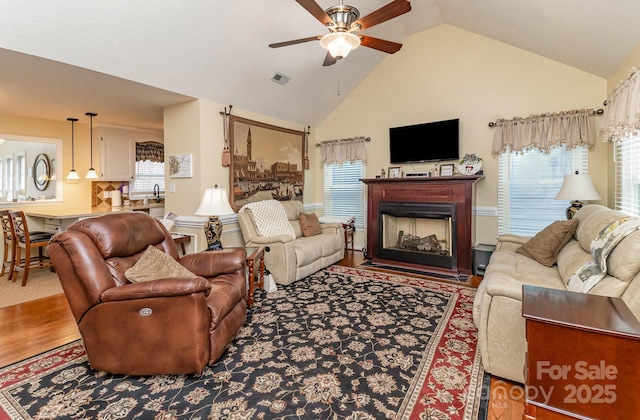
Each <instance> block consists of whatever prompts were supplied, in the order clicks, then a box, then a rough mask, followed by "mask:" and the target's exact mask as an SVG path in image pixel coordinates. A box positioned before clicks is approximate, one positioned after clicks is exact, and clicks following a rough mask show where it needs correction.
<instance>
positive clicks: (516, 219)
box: [498, 146, 588, 236]
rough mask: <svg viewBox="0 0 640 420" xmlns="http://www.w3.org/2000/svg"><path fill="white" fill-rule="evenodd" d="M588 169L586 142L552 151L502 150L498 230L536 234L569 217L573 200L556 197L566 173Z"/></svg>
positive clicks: (499, 164)
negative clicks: (517, 151) (583, 144)
mask: <svg viewBox="0 0 640 420" xmlns="http://www.w3.org/2000/svg"><path fill="white" fill-rule="evenodd" d="M574 171H580V173H586V172H587V171H588V151H587V148H586V147H585V146H579V147H576V148H574V149H572V150H566V148H565V147H564V146H562V147H556V148H554V149H551V152H550V153H541V152H540V151H538V150H527V151H525V152H523V153H515V152H510V153H502V154H501V155H500V158H499V160H498V234H503V233H513V234H516V235H524V236H533V235H535V234H536V233H538V232H539V231H541V230H542V229H544V228H545V227H546V226H548V225H549V224H551V223H552V222H553V221H555V220H563V219H566V209H567V207H569V204H570V202H569V201H564V200H555V199H554V197H555V196H556V194H557V193H558V191H560V187H561V186H562V181H563V180H564V176H565V175H569V174H570V173H573V172H574Z"/></svg>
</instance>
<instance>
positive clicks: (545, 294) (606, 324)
mask: <svg viewBox="0 0 640 420" xmlns="http://www.w3.org/2000/svg"><path fill="white" fill-rule="evenodd" d="M522 316H523V317H524V318H525V321H526V334H527V357H526V366H525V383H526V387H527V391H526V402H525V415H524V419H526V420H533V419H587V418H588V419H591V418H593V419H628V418H632V417H634V416H635V415H636V414H637V413H639V412H640V399H638V397H637V384H638V383H639V382H640V373H639V372H638V369H637V365H638V360H639V356H638V355H639V354H640V352H639V351H638V350H640V322H638V320H637V319H636V318H635V316H634V315H633V313H632V312H631V310H630V309H629V308H628V307H627V305H626V304H625V303H624V302H623V301H622V299H619V298H613V297H607V296H597V295H590V294H587V293H574V292H569V291H566V290H555V289H547V288H542V287H536V286H530V285H525V286H523V296H522ZM633 413H636V414H633Z"/></svg>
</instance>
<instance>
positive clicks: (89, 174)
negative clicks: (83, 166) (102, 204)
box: [85, 168, 98, 179]
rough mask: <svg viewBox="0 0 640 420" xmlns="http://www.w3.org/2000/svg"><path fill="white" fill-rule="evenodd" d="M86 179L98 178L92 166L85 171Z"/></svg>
mask: <svg viewBox="0 0 640 420" xmlns="http://www.w3.org/2000/svg"><path fill="white" fill-rule="evenodd" d="M85 178H86V179H98V174H97V173H96V170H95V169H93V168H89V170H88V171H87V176H85Z"/></svg>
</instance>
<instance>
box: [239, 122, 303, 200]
mask: <svg viewBox="0 0 640 420" xmlns="http://www.w3.org/2000/svg"><path fill="white" fill-rule="evenodd" d="M304 136H305V133H304V132H303V131H296V130H290V129H287V128H282V127H277V126H274V125H269V124H264V123H261V122H257V121H252V120H248V119H246V118H241V117H236V116H235V115H231V116H229V140H230V144H229V146H230V149H231V170H230V171H229V176H230V182H229V184H230V185H231V188H230V189H231V191H230V192H229V201H230V203H231V206H232V207H233V208H234V210H236V211H238V210H239V209H240V208H241V207H242V206H243V205H245V204H247V203H252V202H256V201H262V200H269V199H275V200H279V201H289V200H299V201H302V195H303V189H304V168H303V157H304Z"/></svg>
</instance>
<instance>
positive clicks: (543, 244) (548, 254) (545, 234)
mask: <svg viewBox="0 0 640 420" xmlns="http://www.w3.org/2000/svg"><path fill="white" fill-rule="evenodd" d="M577 228H578V221H577V220H557V221H555V222H553V223H551V224H550V225H549V226H547V227H546V228H544V229H542V230H541V231H540V232H538V233H537V234H536V236H534V237H533V238H531V239H530V240H529V241H528V242H527V243H526V244H524V245H522V246H521V247H520V248H518V249H517V250H516V252H517V253H519V254H522V255H526V256H527V257H529V258H532V259H534V260H536V261H537V262H539V263H540V264H542V265H544V266H547V267H551V266H552V265H553V264H555V263H556V261H557V260H558V254H559V253H560V250H561V249H562V247H563V246H565V245H566V244H567V242H569V240H570V239H571V238H572V237H573V235H574V234H575V233H576V229H577Z"/></svg>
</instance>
